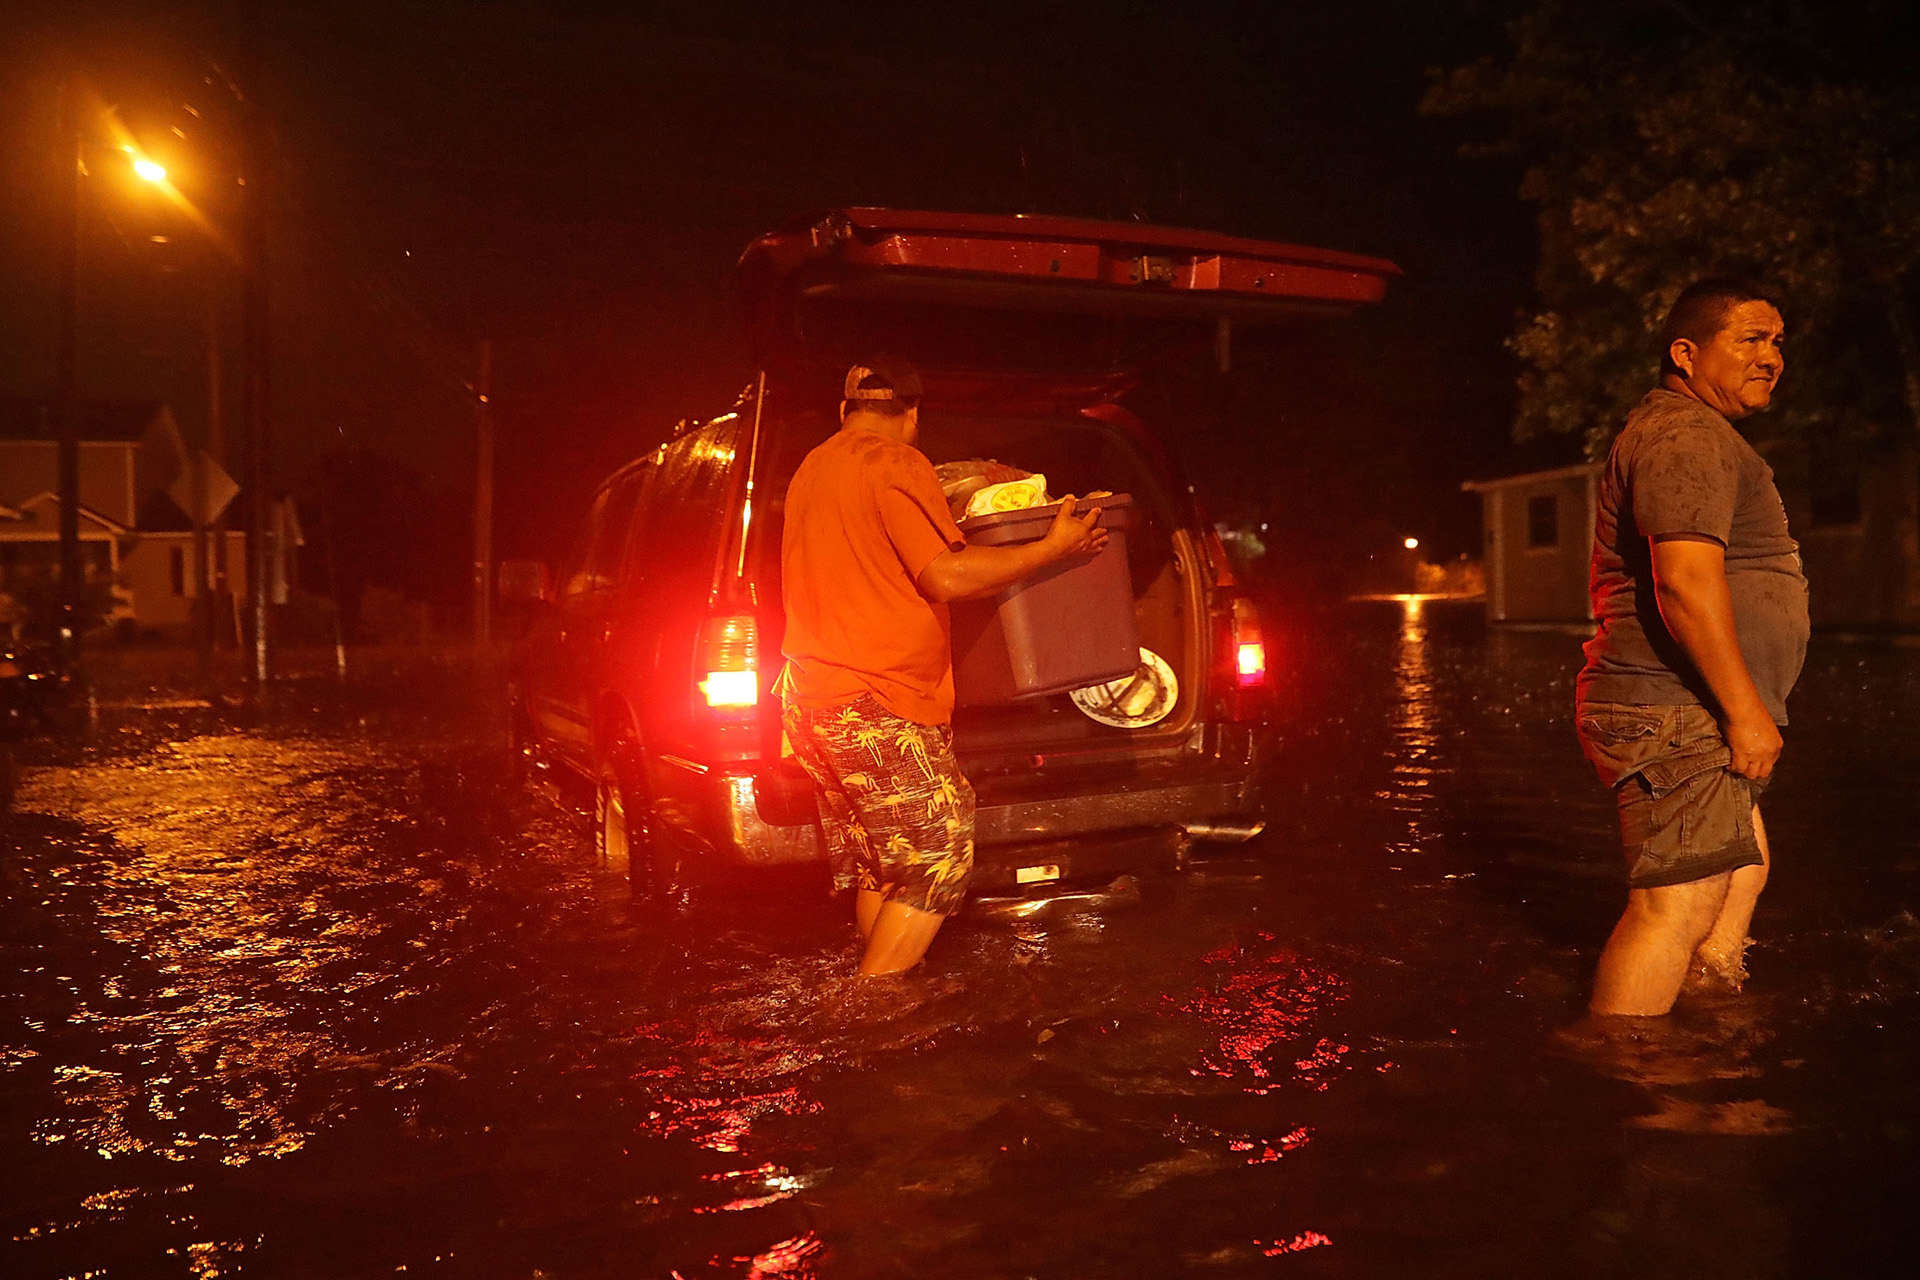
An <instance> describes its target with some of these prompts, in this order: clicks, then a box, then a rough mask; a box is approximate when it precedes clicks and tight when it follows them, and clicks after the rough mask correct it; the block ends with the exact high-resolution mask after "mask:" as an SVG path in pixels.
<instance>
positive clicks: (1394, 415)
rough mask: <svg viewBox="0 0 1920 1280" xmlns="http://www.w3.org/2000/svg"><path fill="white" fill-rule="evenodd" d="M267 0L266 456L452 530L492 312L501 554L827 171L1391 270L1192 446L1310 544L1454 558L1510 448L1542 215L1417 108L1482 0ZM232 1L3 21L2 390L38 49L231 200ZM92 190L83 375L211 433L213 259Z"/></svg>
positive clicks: (830, 183)
mask: <svg viewBox="0 0 1920 1280" xmlns="http://www.w3.org/2000/svg"><path fill="white" fill-rule="evenodd" d="M262 9H263V10H264V12H265V18H264V40H263V42H262V53H263V63H264V67H263V71H262V72H261V74H260V75H259V76H257V77H256V78H255V79H256V80H257V83H258V89H257V97H258V99H259V101H260V102H261V103H262V104H263V106H264V109H265V111H266V113H267V116H268V118H269V120H270V122H271V127H272V131H273V136H274V146H275V157H276V158H275V168H274V173H275V175H276V177H277V179H278V181H277V191H276V199H275V217H274V221H273V231H272V236H273V291H274V306H275V332H274V344H275V352H274V361H275V373H274V377H275V418H276V423H277V431H278V435H279V439H280V455H281V456H280V467H279V472H280V479H281V482H282V484H283V485H284V486H288V487H292V488H294V489H296V490H298V489H300V488H301V487H302V486H303V484H306V483H308V482H309V480H310V477H311V476H312V474H313V472H314V468H315V466H316V464H317V462H318V460H319V459H320V458H321V457H322V456H323V455H324V454H326V453H328V452H329V451H334V452H338V451H340V450H343V449H351V450H362V451H370V452H371V453H373V454H376V455H379V456H380V457H381V458H384V459H388V460H391V461H392V463H393V464H394V465H395V466H396V467H398V468H402V469H410V470H411V471H413V472H417V473H418V476H419V478H420V482H421V483H422V484H424V485H427V486H429V487H436V486H437V487H438V488H439V489H441V490H443V491H444V493H445V495H446V496H447V508H446V509H447V511H448V512H450V513H453V514H451V515H450V516H449V517H448V518H449V519H452V520H454V521H455V523H456V526H457V521H458V519H460V518H463V517H462V516H460V515H459V511H460V508H459V498H458V496H457V495H458V494H459V492H460V491H461V489H462V488H463V487H464V486H465V485H467V484H468V483H469V476H470V473H471V466H472V456H473V455H472V449H473V445H472V418H471V413H470V410H469V409H468V407H467V405H466V404H465V402H464V398H463V394H462V391H461V384H462V383H464V382H466V381H468V380H470V379H471V378H472V377H473V374H474V369H473V365H474V361H475V352H476V350H477V347H478V344H479V342H480V341H481V340H482V339H483V338H484V339H491V340H492V342H493V343H494V344H495V349H496V352H497V354H496V373H495V385H496V390H497V396H496V400H497V403H498V406H499V421H500V430H501V451H502V452H501V458H502V463H501V468H500V474H501V488H500V496H499V512H500V547H501V550H502V552H503V553H504V554H514V553H529V552H530V553H535V554H544V555H549V556H551V555H555V554H557V553H558V552H559V551H560V549H561V544H562V543H563V542H564V540H565V537H566V531H567V529H568V528H569V527H570V525H571V524H572V522H573V520H574V518H575V516H576V514H577V512H578V511H579V509H580V505H581V502H582V501H583V499H584V497H585V495H586V494H587V492H588V491H589V490H590V489H591V487H592V485H593V484H594V483H595V482H596V481H597V480H598V479H599V478H600V477H601V476H602V475H603V474H604V473H605V472H606V471H607V470H608V469H610V468H611V467H612V466H614V465H616V464H617V463H619V462H620V461H623V460H624V459H625V458H627V457H629V456H631V455H632V454H634V453H636V452H639V451H640V450H641V449H643V448H645V447H646V446H647V445H649V444H651V443H652V442H653V441H655V440H657V439H659V438H660V437H661V436H662V434H663V433H664V432H665V431H666V430H667V429H668V428H669V427H670V425H671V424H672V422H673V421H674V420H675V419H677V418H679V417H681V416H707V415H711V414H713V413H715V412H718V411H720V410H721V409H723V408H724V407H725V406H726V405H727V404H728V403H729V402H730V400H731V398H732V396H733V395H734V393H735V392H737V390H738V389H739V388H740V387H741V386H742V385H744V384H745V383H746V382H747V381H748V380H749V378H750V376H751V374H752V367H751V362H750V359H749V357H748V354H747V352H746V350H745V348H744V345H743V343H742V341H741V338H740V336H739V333H738V331H737V328H736V323H735V314H734V306H733V298H732V292H731V283H732V281H731V271H732V265H733V262H734V260H735V259H736V258H737V256H738V254H739V251H740V249H741V248H742V247H743V246H744V245H745V244H746V243H747V241H749V240H750V239H751V238H752V237H753V236H755V235H757V234H759V233H760V232H762V231H765V230H767V229H770V228H772V227H774V226H777V225H779V224H781V223H784V222H786V221H788V220H789V219H790V218H791V217H792V216H794V215H795V214H796V213H800V212H803V211H807V210H812V209H820V208H827V207H832V206H836V205H849V204H875V205H892V206H896V207H907V208H953V209H965V210H979V211H989V212H1018V211H1028V212H1045V213H1066V214H1079V215H1087V216H1095V217H1107V218H1120V219H1131V218H1139V219H1144V220H1147V221H1153V222H1160V223H1167V224H1173V225H1188V226H1195V227H1203V228H1208V229H1214V230H1220V231H1226V232H1230V233H1235V234H1241V235H1248V236H1255V237H1261V238H1269V239H1280V240H1292V241H1297V242H1302V243H1308V244H1321V245H1326V246H1329V247H1333V248H1339V249H1345V250H1352V251H1356V252H1362V253H1369V254H1378V255H1381V256H1384V257H1388V258H1391V259H1393V260H1394V261H1395V262H1397V263H1398V264H1399V265H1400V266H1401V267H1402V268H1403V269H1404V270H1405V272H1406V276H1405V278H1404V279H1403V280H1401V281H1399V282H1397V283H1396V285H1395V287H1394V289H1393V290H1392V292H1391V294H1390V297H1389V300H1388V302H1387V303H1386V304H1385V305H1384V306H1383V307H1381V308H1379V309H1378V310H1377V311H1375V312H1373V313H1371V314H1368V315H1365V316H1362V317H1358V318H1356V319H1354V320H1352V321H1346V322H1340V323H1339V324H1336V325H1334V326H1332V327H1330V328H1328V329H1327V330H1325V331H1324V332H1322V333H1320V334H1318V335H1314V336H1312V337H1310V338H1309V339H1308V340H1306V341H1304V342H1297V343H1295V344H1293V345H1291V346H1285V347H1281V346H1274V345H1272V344H1269V345H1268V346H1267V347H1266V348H1262V347H1261V345H1260V344H1259V343H1258V342H1254V343H1251V344H1250V345H1249V347H1248V349H1247V351H1246V352H1245V354H1244V356H1243V358H1241V359H1240V360H1239V362H1238V365H1237V368H1236V371H1235V374H1234V376H1233V378H1232V379H1231V380H1230V381H1229V383H1227V384H1225V385H1224V386H1219V387H1214V388H1212V389H1211V390H1209V391H1208V393H1207V395H1205V396H1203V397H1202V399H1203V400H1204V401H1205V405H1204V406H1203V408H1204V411H1203V412H1199V413H1197V414H1196V416H1195V418H1194V429H1193V430H1192V431H1191V432H1190V433H1189V435H1188V437H1187V438H1186V439H1184V440H1183V441H1182V442H1181V447H1182V450H1183V452H1184V453H1185V455H1186V456H1187V458H1188V460H1189V463H1190V465H1191V466H1192V468H1193V469H1194V471H1195V472H1196V473H1197V474H1198V475H1199V476H1200V477H1201V479H1202V482H1203V485H1206V486H1207V487H1210V488H1212V489H1213V490H1215V492H1216V497H1217V505H1218V506H1219V508H1220V509H1222V510H1226V511H1230V512H1232V513H1234V514H1236V515H1244V516H1265V515H1268V514H1270V513H1271V512H1272V510H1273V509H1276V508H1277V509H1279V510H1280V511H1281V512H1282V513H1283V514H1285V515H1286V516H1287V518H1289V519H1291V520H1293V521H1294V522H1295V525H1296V532H1298V533H1299V534H1300V542H1299V545H1300V547H1301V548H1302V551H1301V554H1302V555H1303V556H1304V555H1308V554H1320V553H1321V549H1324V548H1327V547H1332V546H1335V545H1339V546H1342V547H1344V548H1345V549H1346V550H1345V553H1344V554H1346V555H1348V557H1349V558H1354V557H1359V556H1361V554H1362V552H1363V550H1364V547H1363V545H1362V544H1367V545H1370V544H1371V543H1372V542H1375V541H1380V542H1382V543H1383V544H1384V541H1385V539H1386V538H1387V537H1388V536H1389V535H1392V537H1393V538H1394V539H1395V540H1397V537H1398V535H1399V534H1400V533H1402V532H1412V533H1417V534H1419V535H1420V536H1422V537H1423V538H1425V539H1426V540H1427V541H1428V544H1429V545H1430V546H1431V547H1432V548H1433V549H1434V550H1435V551H1436V553H1437V554H1439V555H1441V556H1443V557H1444V556H1450V555H1452V554H1455V553H1457V552H1460V551H1466V550H1473V549H1477V542H1478V538H1477V514H1476V508H1475V505H1474V503H1473V501H1472V499H1470V498H1468V497H1466V496H1465V495H1462V494H1461V493H1460V492H1459V482H1460V481H1461V480H1463V479H1467V478H1470V477H1473V476H1481V475H1487V474H1497V473H1500V472H1502V471H1507V470H1513V469H1518V468H1517V461H1516V458H1515V457H1514V456H1511V455H1510V453H1509V450H1508V446H1507V443H1506V441H1507V434H1508V430H1509V424H1510V421H1511V415H1512V400H1513V391H1512V377H1513V370H1512V366H1511V362H1510V359H1509V357H1508V356H1507V355H1506V354H1505V352H1504V351H1503V349H1502V346H1501V342H1502V339H1503V338H1504V336H1505V335H1506V333H1507V331H1508V330H1509V328H1510V327H1511V325H1512V321H1513V317H1514V314H1515V311H1516V308H1518V307H1520V306H1522V305H1523V303H1524V299H1525V294H1526V287H1527V280H1528V277H1529V273H1530V271H1531V267H1532V256H1533V233H1532V225H1531V218H1530V215H1529V213H1528V211H1527V209H1526V208H1525V206H1523V205H1522V204H1521V202H1520V201H1519V199H1518V198H1517V195H1516V193H1515V188H1516V185H1517V181H1518V176H1517V173H1516V171H1515V170H1514V169H1513V168H1512V167H1511V166H1503V165H1499V164H1491V163H1486V162H1481V161H1467V160H1463V159H1461V158H1459V157H1458V155H1457V147H1458V144H1459V142H1460V140H1461V137H1462V132H1461V131H1462V126H1461V125H1460V124H1459V123H1458V122H1455V121H1445V120H1430V119H1425V118H1422V117H1421V116H1420V115H1419V114H1418V112H1417V110H1416V107H1417V103H1418V101H1419V99H1420V97H1421V94H1422V93H1423V91H1424V89H1425V87H1426V84H1427V73H1428V70H1429V68H1433V67H1438V66H1445V65H1451V64H1455V63H1459V62H1463V61H1467V60H1470V59H1472V58H1474V57H1476V56H1478V55H1480V54H1481V53H1484V52H1488V51H1491V50H1493V49H1495V48H1497V47H1498V46H1499V42H1500V39H1501V21H1502V14H1501V10H1500V8H1499V6H1489V5H1487V4H1482V3H1474V0H1428V2H1424V3H1422V2H1415V0H1397V2H1396V0H1359V2H1357V3H1351V4H1348V5H1344V6H1338V7H1334V6H1325V5H1308V4H1271V3H1266V4H1260V3H1225V2H1220V0H1185V2H1183V3H1177V4H1175V3H1133V4H1108V5H1102V6H1075V7H1064V6H1063V7H1057V8H1042V7H1030V6H1021V5H998V4H974V5H969V6H965V7H964V9H956V8H954V7H950V6H938V7H935V6H901V7H882V6H871V7H867V6H847V5H841V6H835V7H833V8H832V9H830V10H828V9H820V8H817V7H804V11H802V10H803V7H801V6H775V5H755V4H743V3H733V4H726V3H712V4H702V3H671V4H658V5H616V4H605V3H601V4H594V3H572V4H544V5H537V6H536V5H530V4H515V3H492V4H461V3H453V2H452V0H391V2H388V3H380V4H373V3H361V2H359V0H348V2H344V3H342V2H332V3H308V4H298V3H293V4H284V5H282V4H266V5H263V6H262ZM238 12H239V6H238V5H237V4H232V3H212V2H209V3H194V2H193V0H182V2H181V3H176V4H147V5H117V6H60V7H59V17H58V19H57V20H54V19H46V20H43V21H38V22H35V21H32V20H31V15H30V14H28V13H27V12H26V11H23V10H15V11H14V14H13V19H12V20H13V21H14V22H16V23H20V24H21V25H20V26H19V27H18V28H17V29H16V31H14V32H12V33H9V34H8V37H7V39H6V48H7V50H8V56H7V66H6V80H5V85H4V94H5V98H4V101H0V115H4V124H3V125H0V128H4V133H0V164H3V165H4V170H3V171H0V179H3V180H4V182H5V185H6V188H7V190H8V191H9V192H11V193H15V196H16V198H12V199H9V200H8V201H7V202H5V204H6V208H5V209H4V210H3V211H0V347H3V348H4V352H3V353H0V394H8V395H44V394H46V393H47V391H48V389H49V388H50V386H51V378H52V352H53V332H54V320H55V315H56V305H55V289H54V274H53V264H54V261H55V246H56V244H57V230H58V225H59V222H58V217H57V210H58V205H57V200H56V198H55V188H56V186H57V182H58V180H59V172H60V171H59V162H58V157H57V155H56V154H55V150H54V145H53V120H54V108H53V102H54V86H55V83H56V80H55V77H54V75H53V68H54V67H55V66H56V65H57V63H56V58H57V54H58V51H59V50H60V49H62V48H65V49H70V50H74V51H76V52H77V53H78V54H79V56H80V58H81V60H82V62H83V64H84V65H85V66H86V68H87V71H88V74H89V77H90V79H91V81H92V83H93V84H94V85H95V87H96V88H97V89H98V90H99V92H100V93H101V95H102V96H103V97H104V98H105V99H106V100H107V101H109V102H110V103H112V104H114V105H115V106H116V107H117V108H118V114H119V116H120V118H121V119H123V120H124V121H125V122H126V123H127V125H128V126H129V127H130V128H131V129H132V130H133V132H134V134H135V135H136V136H137V137H138V138H139V140H140V141H141V143H142V144H143V145H145V146H146V147H147V148H148V149H150V150H151V151H152V152H153V153H154V154H155V155H156V156H157V157H159V158H161V159H163V160H164V161H166V162H167V163H168V164H169V166H170V170H171V172H172V173H173V174H174V176H175V178H176V180H177V181H178V183H179V185H180V187H181V189H182V190H183V191H185V192H186V193H187V194H188V195H189V196H190V197H192V198H193V199H194V200H195V201H196V203H198V204H199V205H200V206H201V207H202V208H203V209H204V210H205V211H206V213H207V215H208V217H209V218H210V219H211V220H212V222H213V223H214V224H215V225H216V226H223V227H230V226H231V225H232V224H233V220H234V219H235V218H236V217H237V205H236V202H235V199H234V194H235V189H234V186H233V179H234V174H235V173H236V172H237V152H236V139H235V133H234V128H233V122H234V115H235V113H234V107H233V104H232V98H231V91H230V89H229V88H228V87H227V86H226V84H225V83H223V79H222V77H223V74H224V75H241V74H243V73H241V72H239V71H237V70H236V68H238V67H239V66H241V65H242V64H241V63H240V61H239V53H238V39H237V35H236V32H237V29H238V21H237V16H238ZM23 20H24V21H23ZM189 107H191V108H192V110H191V111H189V110H188V109H187V108H189ZM176 128H178V130H179V132H178V133H176V132H174V130H175V129H176ZM109 179H113V180H109ZM90 200H91V204H90V208H89V211H88V218H87V222H86V238H85V255H86V266H85V279H84V286H83V290H82V298H83V316H84V333H83V338H84V347H85V350H84V354H83V364H82V383H83V385H82V393H83V395H85V396H89V397H101V398H108V397H126V398H152V399H166V400H169V401H171V402H173V403H174V404H176V405H177V406H178V410H179V415H180V417H181V420H182V423H183V426H184V427H185V428H186V430H187V432H188V434H189V435H190V436H192V437H195V438H198V436H199V435H200V434H201V433H202V432H203V431H204V421H205V417H206V408H205V405H206V399H207V397H206V393H205V372H204V370H205V361H204V352H205V348H206V341H207V338H206V325H207V315H208V307H209V300H211V302H212V305H213V307H214V309H215V314H216V315H217V316H218V321H217V323H218V324H219V326H220V328H219V331H218V333H219V337H220V340H221V342H222V344H223V350H224V351H225V352H226V353H227V354H226V359H227V360H228V362H229V366H230V367H229V385H230V389H229V393H228V394H229V396H230V397H232V396H234V395H235V388H237V383H235V382H233V380H232V377H231V364H232V363H233V362H235V361H236V360H237V351H238V320H237V312H238V306H237V296H238V280H237V272H236V270H235V267H234V264H233V263H232V262H231V261H230V260H228V259H225V258H223V257H221V256H220V254H219V253H218V252H217V251H214V250H213V249H211V248H210V246H209V243H208V240H207V237H206V236H205V235H204V234H203V233H202V232H200V231H196V230H195V229H194V228H193V227H191V226H190V225H188V224H187V223H186V222H185V221H184V220H183V219H182V218H181V217H180V216H179V215H178V214H177V213H174V212H171V211H170V210H169V209H167V207H166V206H164V205H163V204H160V203H158V202H157V201H156V200H155V199H154V198H153V196H152V194H151V193H149V192H142V191H139V190H136V189H135V187H134V184H132V183H130V182H127V181H124V180H121V179H119V178H118V177H117V175H116V174H114V173H108V172H107V171H106V168H105V166H104V164H103V168H102V172H101V173H100V174H99V176H98V178H97V180H96V184H95V189H94V191H93V193H92V195H91V197H90ZM156 235H159V236H165V237H166V243H164V244H159V243H156V242H155V241H154V240H153V239H152V237H154V236H156ZM233 403H236V404H237V401H234V402H233ZM230 411H231V405H230ZM230 430H231V428H230ZM1309 492H1310V493H1311V494H1315V495H1319V496H1318V498H1317V499H1315V498H1312V497H1308V496H1303V495H1307V494H1308V493H1309ZM1316 502H1317V503H1318V505H1316ZM464 536H465V535H464V527H456V528H455V529H454V530H453V542H454V545H457V544H458V541H459V539H460V538H463V537H464Z"/></svg>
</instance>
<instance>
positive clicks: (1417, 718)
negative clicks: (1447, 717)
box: [1377, 595, 1440, 854]
mask: <svg viewBox="0 0 1920 1280" xmlns="http://www.w3.org/2000/svg"><path fill="white" fill-rule="evenodd" d="M1396 598H1397V599H1398V600H1399V601H1400V607H1401V615H1400V634H1399V641H1398V644H1397V645H1396V647H1395V649H1394V660H1393V687H1394V695H1395V701H1394V712H1393V744H1394V757H1393V766H1392V770H1391V773H1390V774H1389V779H1388V784H1389V785H1388V786H1387V787H1386V788H1385V789H1384V790H1382V791H1380V792H1378V793H1377V798H1378V799H1379V800H1381V801H1383V802H1385V803H1386V804H1387V805H1388V806H1389V807H1390V808H1391V809H1393V810H1394V811H1396V812H1398V813H1401V814H1404V815H1405V817H1406V824H1407V825H1406V832H1407V835H1406V839H1404V840H1401V841H1396V842H1393V843H1390V844H1389V846H1388V848H1389V851H1391V852H1393V853H1396V854H1400V853H1406V854H1411V853H1415V852H1418V851H1419V850H1420V849H1421V848H1422V847H1423V846H1424V843H1425V841H1426V840H1427V838H1428V837H1429V836H1430V834H1431V833H1430V832H1429V831H1428V830H1427V828H1426V825H1425V823H1424V821H1423V819H1424V818H1425V816H1426V813H1427V809H1428V807H1429V806H1430V805H1431V803H1432V801H1433V795H1434V786H1435V783H1436V781H1437V780H1438V777H1439V773H1440V769H1439V760H1438V748H1439V745H1440V716H1439V707H1438V703H1437V700H1436V697H1435V689H1434V672H1433V657H1432V654H1431V653H1430V651H1429V642H1428V636H1427V631H1428V624H1427V600H1428V597H1425V596H1419V595H1403V596H1399V597H1396Z"/></svg>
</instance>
